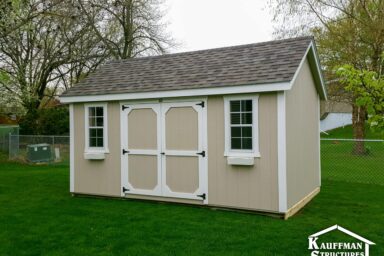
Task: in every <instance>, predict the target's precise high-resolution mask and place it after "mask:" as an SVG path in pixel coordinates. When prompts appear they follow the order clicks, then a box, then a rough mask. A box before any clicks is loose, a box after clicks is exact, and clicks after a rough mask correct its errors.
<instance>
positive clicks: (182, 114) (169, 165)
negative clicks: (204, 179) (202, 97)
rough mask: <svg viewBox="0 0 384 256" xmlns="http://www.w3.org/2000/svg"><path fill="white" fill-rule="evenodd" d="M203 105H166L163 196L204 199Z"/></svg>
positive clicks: (163, 148)
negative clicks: (202, 180) (202, 184)
mask: <svg viewBox="0 0 384 256" xmlns="http://www.w3.org/2000/svg"><path fill="white" fill-rule="evenodd" d="M199 103H200V102H177V103H163V105H162V120H163V122H162V131H163V133H162V136H163V138H162V152H163V153H164V155H163V158H162V187H163V195H165V196H170V197H179V198H188V199H197V200H201V199H202V197H200V196H199V195H201V194H202V193H203V192H202V191H203V190H202V186H201V182H200V177H201V175H202V174H201V172H202V170H203V169H202V168H201V167H202V161H203V159H202V158H203V156H202V155H199V154H198V153H200V152H201V151H202V148H203V145H202V107H201V106H199Z"/></svg>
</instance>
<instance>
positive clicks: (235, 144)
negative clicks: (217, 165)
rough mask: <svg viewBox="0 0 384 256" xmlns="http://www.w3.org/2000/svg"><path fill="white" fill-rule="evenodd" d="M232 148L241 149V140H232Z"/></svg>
mask: <svg viewBox="0 0 384 256" xmlns="http://www.w3.org/2000/svg"><path fill="white" fill-rule="evenodd" d="M231 148H232V149H241V139H238V138H232V139H231Z"/></svg>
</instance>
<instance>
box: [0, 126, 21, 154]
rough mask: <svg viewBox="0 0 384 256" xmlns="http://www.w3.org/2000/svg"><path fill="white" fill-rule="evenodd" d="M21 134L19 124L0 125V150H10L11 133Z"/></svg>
mask: <svg viewBox="0 0 384 256" xmlns="http://www.w3.org/2000/svg"><path fill="white" fill-rule="evenodd" d="M10 134H11V135H19V126H18V125H0V151H2V152H8V150H9V135H10Z"/></svg>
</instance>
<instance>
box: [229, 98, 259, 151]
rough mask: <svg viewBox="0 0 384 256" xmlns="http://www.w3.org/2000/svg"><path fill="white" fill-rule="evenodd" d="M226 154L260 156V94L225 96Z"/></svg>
mask: <svg viewBox="0 0 384 256" xmlns="http://www.w3.org/2000/svg"><path fill="white" fill-rule="evenodd" d="M224 102H225V106H224V108H225V137H226V138H225V155H226V156H232V155H234V156H237V155H239V156H259V152H258V151H259V149H258V134H257V133H258V120H257V116H258V113H257V109H258V108H257V104H258V96H250V97H225V101H224Z"/></svg>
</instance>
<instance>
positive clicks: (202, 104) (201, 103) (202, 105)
mask: <svg viewBox="0 0 384 256" xmlns="http://www.w3.org/2000/svg"><path fill="white" fill-rule="evenodd" d="M196 105H197V106H201V107H202V108H204V106H205V102H204V101H202V102H200V103H197V104H196Z"/></svg>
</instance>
